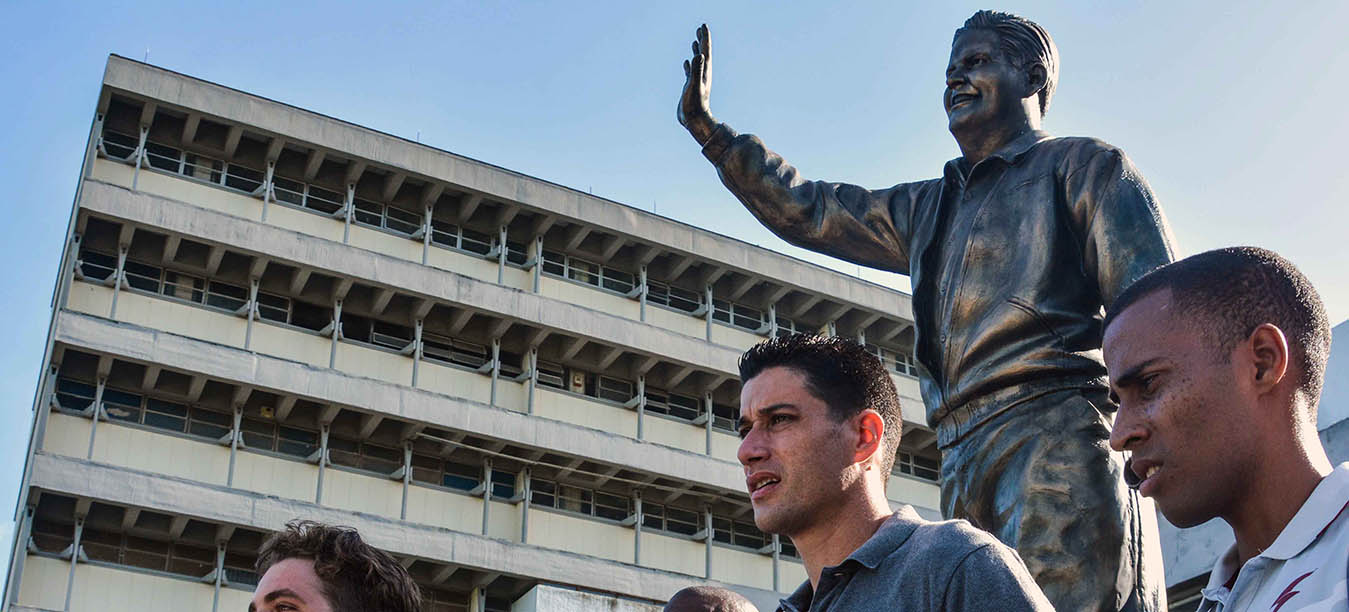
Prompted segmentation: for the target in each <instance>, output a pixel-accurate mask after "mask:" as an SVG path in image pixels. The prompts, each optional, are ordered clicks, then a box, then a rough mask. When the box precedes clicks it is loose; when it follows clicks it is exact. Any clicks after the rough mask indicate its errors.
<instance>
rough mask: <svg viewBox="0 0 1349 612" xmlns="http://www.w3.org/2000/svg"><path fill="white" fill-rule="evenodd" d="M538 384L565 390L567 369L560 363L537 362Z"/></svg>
mask: <svg viewBox="0 0 1349 612" xmlns="http://www.w3.org/2000/svg"><path fill="white" fill-rule="evenodd" d="M538 369H539V384H541V385H543V386H545V387H552V388H554V389H566V388H567V369H566V368H564V367H562V364H560V363H553V362H551V361H539V362H538Z"/></svg>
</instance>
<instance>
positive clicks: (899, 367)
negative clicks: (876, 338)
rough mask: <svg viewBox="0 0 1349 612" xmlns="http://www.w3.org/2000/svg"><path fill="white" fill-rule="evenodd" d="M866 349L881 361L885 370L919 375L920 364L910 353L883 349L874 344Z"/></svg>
mask: <svg viewBox="0 0 1349 612" xmlns="http://www.w3.org/2000/svg"><path fill="white" fill-rule="evenodd" d="M866 349H867V352H869V353H871V354H872V355H875V356H876V358H877V359H880V360H881V365H883V366H885V369H887V370H891V371H893V372H896V373H898V374H905V375H908V376H917V375H918V364H917V362H916V361H915V360H914V358H913V354H912V353H910V352H909V351H904V350H894V349H888V348H882V347H879V346H876V345H874V344H868V345H866Z"/></svg>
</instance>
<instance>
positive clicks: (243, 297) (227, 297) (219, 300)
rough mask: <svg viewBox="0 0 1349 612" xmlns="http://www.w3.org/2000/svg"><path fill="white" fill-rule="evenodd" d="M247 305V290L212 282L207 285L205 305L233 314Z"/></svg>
mask: <svg viewBox="0 0 1349 612" xmlns="http://www.w3.org/2000/svg"><path fill="white" fill-rule="evenodd" d="M247 303H248V289H245V288H243V287H240V286H238V285H231V284H229V283H222V282H220V281H216V280H213V281H211V282H210V283H209V284H208V285H207V289H206V305H207V306H214V307H216V308H219V309H221V310H226V311H229V312H234V311H236V310H239V309H240V308H243V306H244V304H247Z"/></svg>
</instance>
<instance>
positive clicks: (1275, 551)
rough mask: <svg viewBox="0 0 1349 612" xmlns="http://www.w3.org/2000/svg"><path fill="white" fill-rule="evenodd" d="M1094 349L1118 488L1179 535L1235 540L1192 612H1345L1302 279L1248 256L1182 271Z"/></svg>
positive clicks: (1161, 281) (1306, 287)
mask: <svg viewBox="0 0 1349 612" xmlns="http://www.w3.org/2000/svg"><path fill="white" fill-rule="evenodd" d="M1104 346H1105V363H1106V366H1107V367H1108V368H1109V370H1110V387H1111V392H1112V394H1115V395H1117V396H1118V401H1119V412H1118V413H1117V414H1116V416H1115V424H1114V429H1113V431H1112V432H1111V435H1110V445H1111V446H1113V447H1114V448H1115V450H1117V451H1128V452H1130V453H1131V454H1132V456H1131V457H1130V459H1129V461H1128V463H1127V464H1126V466H1125V480H1126V481H1128V482H1129V483H1130V486H1132V487H1134V488H1136V489H1138V491H1139V492H1140V493H1142V495H1143V496H1144V497H1150V498H1152V499H1153V500H1155V501H1156V502H1157V508H1159V509H1160V510H1161V511H1162V514H1163V515H1165V516H1166V520H1168V521H1171V523H1172V524H1174V525H1175V526H1177V527H1193V526H1195V525H1199V524H1201V523H1204V522H1207V521H1209V520H1211V519H1214V518H1221V519H1223V520H1224V521H1226V522H1227V524H1228V525H1231V527H1232V534H1233V536H1234V539H1235V540H1236V543H1235V544H1234V545H1233V546H1232V548H1231V549H1229V550H1228V551H1227V553H1226V554H1224V555H1223V556H1222V557H1221V558H1219V559H1218V563H1217V565H1216V566H1215V567H1214V568H1213V572H1212V574H1210V576H1209V582H1208V586H1207V587H1206V588H1205V589H1203V591H1202V596H1203V601H1202V602H1201V603H1200V605H1199V610H1200V612H1228V611H1230V612H1235V611H1238V610H1260V611H1269V612H1279V611H1282V612H1289V611H1290V610H1327V611H1344V610H1349V599H1346V594H1345V587H1346V584H1349V463H1342V464H1340V465H1339V467H1334V468H1332V467H1331V465H1330V459H1328V458H1327V457H1326V451H1325V449H1324V448H1322V446H1321V440H1320V439H1319V438H1318V437H1317V434H1316V409H1317V404H1318V402H1319V400H1320V397H1321V385H1322V381H1323V380H1324V378H1325V368H1326V361H1327V359H1328V357H1329V354H1330V323H1329V321H1328V320H1327V318H1326V312H1325V306H1324V305H1323V304H1322V303H1321V298H1320V297H1319V296H1318V295H1317V294H1316V289H1314V288H1312V285H1311V283H1310V282H1308V281H1307V278H1306V277H1305V276H1303V275H1302V273H1301V272H1299V271H1298V270H1297V268H1295V267H1294V266H1293V264H1292V263H1290V262H1289V261H1288V260H1286V259H1284V258H1282V257H1279V256H1278V255H1277V254H1275V253H1272V252H1270V251H1267V250H1265V249H1259V248H1254V247H1234V248H1228V249H1220V250H1216V251H1209V252H1207V253H1200V254H1198V255H1195V256H1193V257H1188V258H1186V259H1183V260H1181V261H1178V262H1175V263H1173V264H1168V265H1166V266H1163V267H1161V268H1158V269H1157V270H1154V271H1152V272H1150V273H1148V274H1147V275H1146V276H1144V277H1143V278H1141V279H1139V280H1138V282H1136V283H1134V284H1133V285H1131V286H1130V287H1129V288H1128V289H1127V290H1125V291H1124V293H1123V294H1121V295H1120V297H1119V299H1117V300H1115V303H1114V305H1113V306H1112V307H1111V311H1110V313H1109V314H1108V315H1107V316H1106V319H1105V343H1104Z"/></svg>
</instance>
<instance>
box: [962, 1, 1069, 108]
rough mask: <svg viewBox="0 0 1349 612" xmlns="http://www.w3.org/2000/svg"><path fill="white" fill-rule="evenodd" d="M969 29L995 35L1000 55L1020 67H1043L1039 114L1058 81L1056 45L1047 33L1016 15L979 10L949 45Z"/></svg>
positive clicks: (1038, 25) (1047, 105) (1045, 106)
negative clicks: (1037, 65)
mask: <svg viewBox="0 0 1349 612" xmlns="http://www.w3.org/2000/svg"><path fill="white" fill-rule="evenodd" d="M971 30H986V31H989V32H992V33H994V34H996V35H997V37H998V41H999V46H1000V47H1001V50H1002V52H1003V54H1004V55H1005V56H1006V57H1007V58H1008V59H1009V60H1011V61H1013V62H1015V63H1016V65H1018V66H1019V67H1020V68H1021V69H1023V70H1027V71H1029V70H1030V69H1031V68H1032V67H1033V66H1035V65H1036V64H1039V65H1040V66H1042V67H1043V68H1044V71H1045V77H1044V87H1043V88H1042V89H1040V92H1039V101H1040V116H1041V117H1043V116H1044V115H1045V113H1046V112H1048V111H1049V101H1050V100H1051V99H1052V98H1053V97H1054V88H1055V87H1056V86H1057V85H1058V83H1059V48H1058V47H1056V46H1054V39H1053V38H1051V37H1050V36H1049V32H1048V31H1046V30H1045V29H1044V28H1042V27H1040V24H1038V23H1035V22H1034V21H1031V20H1029V19H1026V18H1025V17H1021V16H1020V15H1013V14H1011V13H1004V12H1001V11H979V12H977V13H975V14H974V15H972V16H971V17H970V18H969V19H966V20H965V25H963V26H961V27H960V29H958V30H956V33H955V36H954V37H953V38H952V41H951V42H952V45H954V44H955V41H957V40H959V39H960V35H961V34H962V33H965V32H969V31H971Z"/></svg>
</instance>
